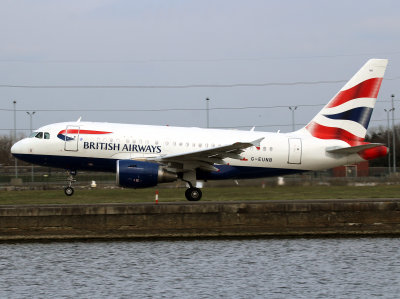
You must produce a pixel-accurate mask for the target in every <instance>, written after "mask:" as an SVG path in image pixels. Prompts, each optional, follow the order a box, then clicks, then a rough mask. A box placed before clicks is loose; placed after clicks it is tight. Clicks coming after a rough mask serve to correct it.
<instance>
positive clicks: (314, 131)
mask: <svg viewBox="0 0 400 299" xmlns="http://www.w3.org/2000/svg"><path fill="white" fill-rule="evenodd" d="M306 129H307V130H308V131H309V132H310V133H311V135H313V136H314V137H316V138H319V139H338V140H343V141H344V142H347V143H348V144H349V145H351V146H355V145H360V144H362V142H363V141H364V138H360V137H358V136H356V135H353V134H351V133H349V132H347V131H346V130H343V129H340V128H334V127H326V126H323V125H320V124H318V123H316V122H314V121H312V122H311V123H309V124H308V125H307V126H306Z"/></svg>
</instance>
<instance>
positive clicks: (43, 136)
mask: <svg viewBox="0 0 400 299" xmlns="http://www.w3.org/2000/svg"><path fill="white" fill-rule="evenodd" d="M29 137H30V138H39V139H50V133H48V132H32V133H31V135H30V136H29Z"/></svg>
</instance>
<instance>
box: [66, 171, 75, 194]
mask: <svg viewBox="0 0 400 299" xmlns="http://www.w3.org/2000/svg"><path fill="white" fill-rule="evenodd" d="M75 176H76V171H75V170H70V171H69V175H68V178H67V183H68V185H67V186H66V187H64V193H65V195H67V196H72V195H73V194H74V188H72V183H73V182H76V180H75Z"/></svg>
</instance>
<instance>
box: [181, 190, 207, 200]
mask: <svg viewBox="0 0 400 299" xmlns="http://www.w3.org/2000/svg"><path fill="white" fill-rule="evenodd" d="M202 195H203V194H202V192H201V190H200V189H199V188H194V187H192V188H189V189H186V191H185V196H186V199H187V200H189V201H199V200H200V199H201V196H202Z"/></svg>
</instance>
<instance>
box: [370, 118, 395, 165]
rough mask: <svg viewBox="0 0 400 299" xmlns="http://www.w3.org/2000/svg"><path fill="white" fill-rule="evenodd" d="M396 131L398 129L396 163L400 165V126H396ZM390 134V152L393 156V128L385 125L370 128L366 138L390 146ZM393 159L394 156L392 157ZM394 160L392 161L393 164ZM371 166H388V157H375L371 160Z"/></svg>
mask: <svg viewBox="0 0 400 299" xmlns="http://www.w3.org/2000/svg"><path fill="white" fill-rule="evenodd" d="M395 131H396V138H395V139H396V165H397V166H400V164H399V162H400V134H399V133H400V126H395ZM388 134H389V140H390V147H389V150H390V154H391V155H392V157H393V144H392V143H393V135H392V130H390V131H388V130H387V128H386V127H385V128H384V127H382V126H380V127H377V128H371V129H369V130H368V134H367V136H366V138H365V141H367V142H374V143H375V142H376V143H383V144H384V145H386V146H388ZM391 160H392V161H393V158H391ZM392 163H393V162H391V165H392ZM370 166H371V167H387V166H388V157H387V156H385V157H381V158H378V159H374V160H371V161H370ZM399 169H400V168H399Z"/></svg>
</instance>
